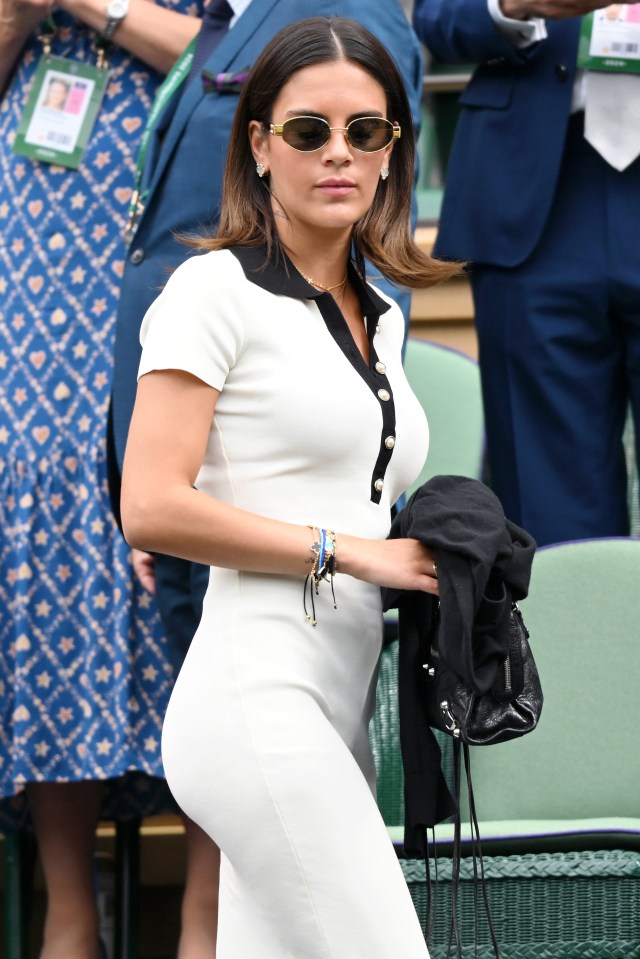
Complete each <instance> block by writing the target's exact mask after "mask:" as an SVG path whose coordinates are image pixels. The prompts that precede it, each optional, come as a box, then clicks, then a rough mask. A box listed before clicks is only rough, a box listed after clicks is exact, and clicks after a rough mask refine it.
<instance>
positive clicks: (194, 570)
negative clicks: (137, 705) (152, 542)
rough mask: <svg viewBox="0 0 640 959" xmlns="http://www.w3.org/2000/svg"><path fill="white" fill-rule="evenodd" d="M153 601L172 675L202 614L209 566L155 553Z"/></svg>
mask: <svg viewBox="0 0 640 959" xmlns="http://www.w3.org/2000/svg"><path fill="white" fill-rule="evenodd" d="M155 574H156V600H157V603H158V608H159V610H160V618H161V619H162V625H163V627H164V631H165V635H166V637H167V644H168V647H169V656H170V659H171V662H172V664H173V667H174V669H175V671H176V675H177V674H178V672H179V671H180V668H181V666H182V663H183V661H184V657H185V656H186V655H187V650H188V649H189V645H190V643H191V640H192V639H193V637H194V635H195V632H196V629H197V628H198V625H199V623H200V617H201V616H202V601H203V599H204V594H205V592H206V590H207V585H208V582H209V567H208V566H202V565H201V564H200V563H191V562H189V561H188V560H186V559H178V558H177V557H175V556H165V555H163V554H162V553H156V554H155Z"/></svg>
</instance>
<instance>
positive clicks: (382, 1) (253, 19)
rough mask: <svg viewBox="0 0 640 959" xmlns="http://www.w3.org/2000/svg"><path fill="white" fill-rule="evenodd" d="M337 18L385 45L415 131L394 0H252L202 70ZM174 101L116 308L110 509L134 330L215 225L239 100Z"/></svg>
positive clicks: (126, 411) (154, 151)
mask: <svg viewBox="0 0 640 959" xmlns="http://www.w3.org/2000/svg"><path fill="white" fill-rule="evenodd" d="M334 13H338V14H340V15H341V16H346V17H353V18H354V19H357V20H359V21H360V22H361V23H362V24H363V25H364V26H366V27H367V28H368V29H369V30H371V32H372V33H374V34H375V35H376V36H377V37H378V38H379V39H380V40H381V41H382V43H383V44H384V45H385V46H386V47H387V49H388V50H389V52H390V53H391V55H392V56H393V57H394V59H395V60H396V62H397V64H398V66H399V68H400V71H401V73H402V76H403V79H404V81H405V85H406V87H407V93H408V95H409V99H410V102H411V107H412V112H413V115H414V119H415V122H416V126H417V127H419V117H420V96H421V92H422V75H423V64H422V55H421V51H420V45H419V43H418V41H417V38H416V36H415V33H414V32H413V29H412V28H411V25H410V24H409V23H408V21H407V18H406V16H405V14H404V12H403V10H402V7H401V6H400V3H399V2H398V0H366V2H363V0H316V2H315V3H313V4H311V3H309V2H308V0H253V2H252V3H251V5H250V6H249V7H248V9H247V10H246V11H245V12H244V13H243V14H242V15H241V16H240V18H239V19H238V22H237V24H235V25H234V26H233V28H232V29H231V30H230V31H229V33H228V34H227V35H226V36H225V38H224V39H223V40H222V42H221V43H220V45H219V46H218V47H217V48H216V50H215V51H214V52H213V54H212V55H211V56H210V57H209V59H208V60H207V62H206V63H205V65H204V66H205V69H206V70H208V71H209V72H211V73H213V74H214V75H217V74H218V73H222V72H231V71H239V70H242V69H244V68H245V67H250V66H252V65H253V63H254V62H255V60H256V59H257V57H258V55H259V54H260V53H261V51H262V49H263V47H264V46H265V45H266V43H267V42H268V41H269V40H270V39H271V37H272V36H273V35H274V34H275V33H277V32H278V30H280V29H281V28H282V27H284V26H286V25H287V24H289V23H291V22H293V21H294V20H299V19H302V18H304V17H308V16H310V15H313V16H329V15H330V14H334ZM178 96H179V99H178V100H177V102H174V103H170V104H169V106H168V108H167V110H166V111H165V115H164V118H161V119H160V122H159V124H158V127H157V129H156V130H155V132H154V135H153V139H152V141H151V142H150V146H149V151H148V155H147V162H146V164H145V180H144V181H143V187H145V186H146V187H148V190H149V193H148V197H147V201H146V205H145V209H144V212H143V214H142V217H141V219H140V221H139V223H138V226H137V229H136V232H135V235H134V237H133V240H132V242H131V245H130V247H129V250H128V255H127V260H126V266H125V272H124V278H123V283H122V291H121V297H120V303H119V308H118V317H117V325H116V345H115V368H114V379H113V392H112V406H111V415H110V453H111V463H110V466H111V479H112V484H111V489H112V499H113V500H114V506H115V507H117V499H118V486H119V482H118V480H119V476H118V474H119V471H120V469H121V467H122V460H123V456H124V448H125V444H126V439H127V432H128V429H129V422H130V419H131V413H132V410H133V404H134V399H135V392H136V379H137V370H138V362H139V359H140V343H139V339H138V337H139V331H140V324H141V321H142V318H143V316H144V314H145V312H146V310H147V309H148V307H149V306H150V304H151V302H152V301H153V300H154V299H155V298H156V296H157V295H158V293H159V291H160V289H161V288H162V286H164V283H165V282H166V280H167V278H168V271H169V270H171V269H173V268H175V267H176V266H177V265H178V264H179V263H180V262H181V261H182V260H183V259H184V258H185V257H186V256H187V255H188V248H187V247H186V246H185V245H184V244H183V243H180V242H179V241H178V240H177V239H176V238H175V235H174V234H175V233H180V232H183V233H185V232H194V231H198V230H202V229H204V228H207V227H211V226H212V225H214V224H215V221H216V219H217V212H218V205H219V201H220V190H221V185H222V174H223V169H224V164H225V160H226V153H227V145H228V143H229V135H230V131H231V125H232V122H233V117H234V113H235V109H236V104H237V101H238V96H237V93H223V94H219V93H203V89H202V83H201V82H200V78H199V77H196V78H194V80H193V81H192V82H191V83H190V84H189V86H188V87H187V88H185V90H184V91H182V95H180V94H178ZM173 108H175V109H173ZM176 322H180V317H176ZM114 454H115V456H114ZM116 514H117V508H116Z"/></svg>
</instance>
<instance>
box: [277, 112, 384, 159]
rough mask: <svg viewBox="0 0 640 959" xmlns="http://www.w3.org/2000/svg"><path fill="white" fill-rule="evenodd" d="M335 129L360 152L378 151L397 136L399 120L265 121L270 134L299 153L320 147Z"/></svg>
mask: <svg viewBox="0 0 640 959" xmlns="http://www.w3.org/2000/svg"><path fill="white" fill-rule="evenodd" d="M265 126H266V124H265ZM336 130H338V131H340V132H341V133H344V135H345V138H346V140H347V143H348V144H349V145H350V146H352V147H353V149H354V150H358V151H359V152H360V153H378V152H379V151H380V150H384V148H385V147H388V146H389V144H390V143H391V142H392V141H393V140H398V139H399V138H400V124H398V123H391V121H390V120H385V119H384V117H358V118H357V119H356V120H352V121H351V123H348V124H347V125H346V127H330V126H329V124H328V123H327V121H326V120H323V119H322V117H290V118H289V119H288V120H285V121H284V123H270V124H269V133H270V134H271V135H272V136H274V137H282V139H283V140H284V142H285V143H287V144H288V145H289V146H290V147H293V149H294V150H298V151H299V152H300V153H313V152H314V150H320V149H322V147H323V146H326V144H327V143H328V142H329V139H330V137H331V134H332V133H333V132H335V131H336Z"/></svg>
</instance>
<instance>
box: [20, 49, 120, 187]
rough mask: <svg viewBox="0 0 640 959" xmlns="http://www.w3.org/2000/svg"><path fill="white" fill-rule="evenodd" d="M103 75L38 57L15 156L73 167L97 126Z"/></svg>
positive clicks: (89, 66) (62, 60)
mask: <svg viewBox="0 0 640 959" xmlns="http://www.w3.org/2000/svg"><path fill="white" fill-rule="evenodd" d="M107 78H108V74H107V71H106V70H102V69H98V67H96V66H94V65H93V64H88V63H78V62H76V61H75V60H69V59H66V58H64V57H42V58H41V60H40V63H39V64H38V69H37V71H36V75H35V78H34V83H33V87H32V89H31V93H30V95H29V99H28V100H27V104H26V107H25V111H24V114H23V115H22V118H21V120H20V125H19V127H18V132H17V134H16V139H15V142H14V145H13V149H14V152H15V153H19V154H22V155H24V156H30V157H32V158H33V159H34V160H40V161H43V162H45V163H56V164H59V165H61V166H66V167H72V168H77V167H78V166H79V164H80V161H81V159H82V156H83V153H84V151H85V149H86V146H87V143H88V142H89V137H90V135H91V131H92V129H93V125H94V123H95V121H96V117H97V115H98V111H99V110H100V105H101V103H102V97H103V95H104V90H105V86H106V83H107Z"/></svg>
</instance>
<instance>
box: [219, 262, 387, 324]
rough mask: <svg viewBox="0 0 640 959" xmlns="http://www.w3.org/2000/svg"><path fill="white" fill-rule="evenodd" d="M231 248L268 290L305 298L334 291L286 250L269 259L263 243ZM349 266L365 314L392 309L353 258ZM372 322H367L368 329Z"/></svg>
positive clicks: (254, 279)
mask: <svg viewBox="0 0 640 959" xmlns="http://www.w3.org/2000/svg"><path fill="white" fill-rule="evenodd" d="M229 250H230V251H231V253H233V255H234V256H235V257H236V258H237V259H238V260H239V262H240V265H241V266H242V269H243V270H244V273H245V276H246V277H247V279H248V280H250V281H251V282H252V283H255V284H256V286H259V287H261V288H262V289H263V290H266V291H267V292H268V293H274V294H275V295H276V296H292V297H294V298H295V297H297V298H299V299H302V300H318V299H320V297H323V296H329V295H330V294H328V293H325V292H324V290H317V289H316V288H315V286H311V284H310V283H307V281H306V280H305V279H304V277H303V276H302V275H301V274H300V273H299V272H298V270H297V269H296V268H295V266H294V265H293V263H292V262H291V260H290V259H289V257H288V256H287V255H286V253H285V252H284V251H283V252H282V255H281V256H279V257H277V258H276V257H272V258H271V260H269V259H268V258H267V251H266V249H265V247H263V246H230V247H229ZM348 270H349V280H350V281H351V285H352V286H353V288H354V290H355V291H356V294H357V296H358V299H359V301H360V308H361V310H362V314H363V316H365V317H367V318H368V317H370V316H373V317H378V316H381V315H382V314H383V313H386V312H387V310H389V309H390V305H389V303H387V302H386V301H385V300H383V299H382V297H381V296H378V294H377V293H376V292H375V290H373V289H372V288H371V287H370V286H369V285H368V284H367V283H365V281H364V280H363V279H362V277H361V275H360V273H359V272H358V270H357V269H356V267H355V264H354V262H353V260H349V266H348ZM371 325H372V324H370V323H367V329H369V327H370V326H371ZM374 325H375V324H374Z"/></svg>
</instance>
